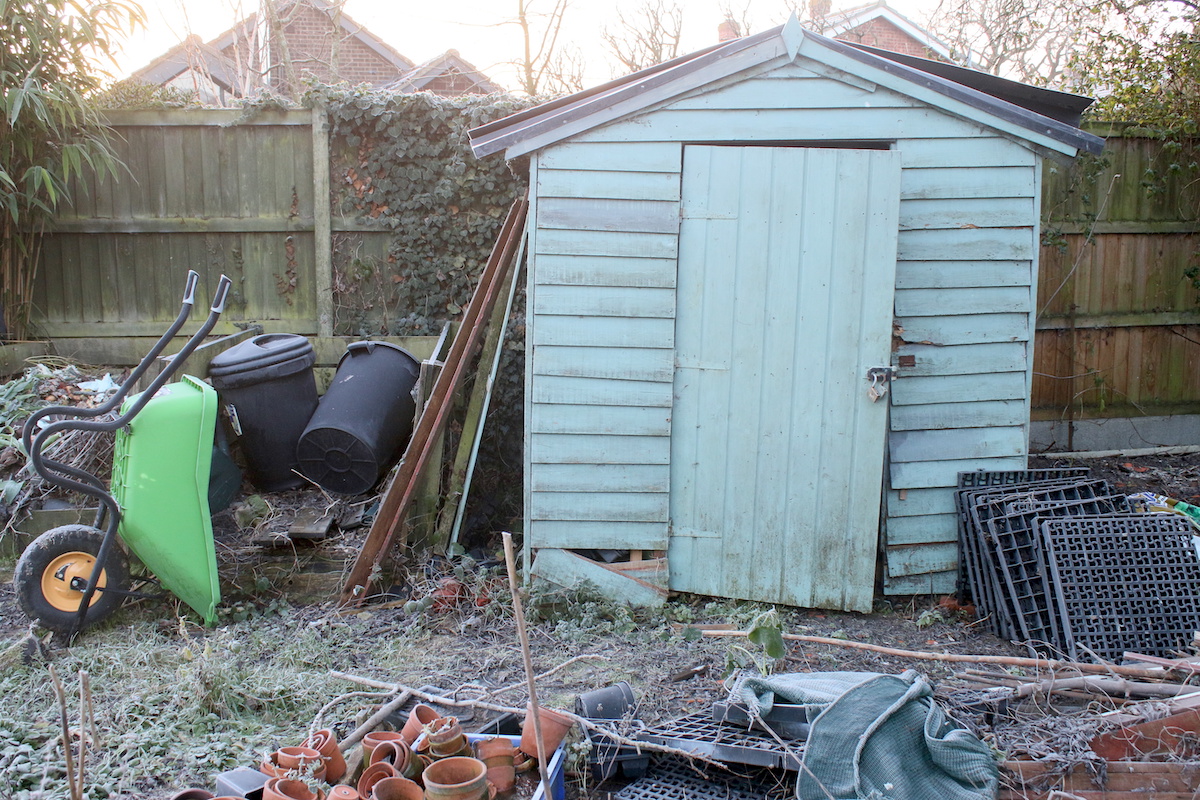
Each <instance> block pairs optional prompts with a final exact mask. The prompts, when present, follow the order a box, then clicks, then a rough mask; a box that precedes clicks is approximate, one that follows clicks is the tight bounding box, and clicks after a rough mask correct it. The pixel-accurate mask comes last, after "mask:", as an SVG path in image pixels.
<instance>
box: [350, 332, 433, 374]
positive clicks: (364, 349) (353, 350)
mask: <svg viewBox="0 0 1200 800" xmlns="http://www.w3.org/2000/svg"><path fill="white" fill-rule="evenodd" d="M376 347H385V348H387V349H389V350H393V351H395V352H397V353H401V354H402V355H404V357H405V358H407V359H408V361H409V362H410V363H411V365H412V368H413V369H417V370H419V369H420V367H421V359H419V358H417V357H416V356H414V355H413V354H412V353H410V352H408V351H407V350H405V349H404V348H403V347H401V346H400V345H398V344H392V343H391V342H377V341H374V340H373V339H368V340H364V341H361V342H351V343H350V344H348V345H346V352H344V353H342V357H341V358H339V359H338V366H339V367H341V366H342V363H343V362H344V361H345V360H346V359H347V358H350V357H352V356H356V355H370V354H371V353H372V352H373V351H374V350H375V348H376Z"/></svg>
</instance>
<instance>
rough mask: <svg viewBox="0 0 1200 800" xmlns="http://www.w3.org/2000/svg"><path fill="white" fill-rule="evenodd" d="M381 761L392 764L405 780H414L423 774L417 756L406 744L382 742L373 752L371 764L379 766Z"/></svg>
mask: <svg viewBox="0 0 1200 800" xmlns="http://www.w3.org/2000/svg"><path fill="white" fill-rule="evenodd" d="M381 761H382V762H387V763H388V764H391V765H392V767H393V768H394V769H395V770H396V774H397V775H402V776H404V777H405V778H413V777H416V775H420V774H421V766H420V764H419V763H418V762H417V754H416V753H414V752H413V751H412V750H409V749H408V747H407V746H406V745H405V744H404V742H400V741H395V742H393V741H387V742H380V743H379V745H378V746H377V747H376V748H375V749H374V750H372V751H371V764H378V763H380V762H381ZM368 766H369V765H368Z"/></svg>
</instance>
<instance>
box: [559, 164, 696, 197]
mask: <svg viewBox="0 0 1200 800" xmlns="http://www.w3.org/2000/svg"><path fill="white" fill-rule="evenodd" d="M537 180H538V184H537V188H538V195H539V199H545V198H547V197H581V198H598V199H612V200H675V201H678V200H679V178H678V176H677V175H676V174H675V173H670V172H616V171H612V172H609V171H604V172H598V171H594V170H567V169H539V170H538V179H537Z"/></svg>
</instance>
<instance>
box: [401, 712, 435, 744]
mask: <svg viewBox="0 0 1200 800" xmlns="http://www.w3.org/2000/svg"><path fill="white" fill-rule="evenodd" d="M439 716H441V715H440V714H438V712H437V711H436V710H434V709H433V708H431V707H430V706H427V705H425V704H424V703H418V704H417V705H416V706H414V707H413V710H412V711H410V712H408V719H407V720H405V722H404V727H403V728H401V729H400V733H401V734H402V735H403V736H404V741H405V743H406V744H408V745H409V746H410V747H411V746H412V743H413V742H415V741H416V740H417V739H418V738H419V737H420V736H421V729H422V728H424V727H425V726H426V725H428V724H429V723H431V722H433V721H434V720H435V719H437V718H438V717H439Z"/></svg>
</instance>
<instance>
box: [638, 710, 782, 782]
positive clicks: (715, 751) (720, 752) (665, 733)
mask: <svg viewBox="0 0 1200 800" xmlns="http://www.w3.org/2000/svg"><path fill="white" fill-rule="evenodd" d="M638 738H639V739H641V740H643V741H647V742H651V743H653V744H661V745H666V746H667V747H674V748H676V749H678V750H683V751H684V752H686V753H694V754H696V755H700V756H707V757H708V758H711V759H713V760H715V761H728V762H733V763H735V764H750V765H752V766H756V767H772V768H782V769H790V770H798V769H800V757H801V754H802V753H803V751H804V743H803V742H789V743H788V744H787V747H784V746H783V745H781V744H779V742H777V741H775V739H774V737H772V736H771V735H770V734H769V733H762V732H760V731H754V730H745V729H744V728H736V727H733V726H732V725H718V724H717V723H716V722H713V720H712V714H711V712H706V711H699V712H696V713H694V714H688V715H687V716H686V717H680V718H679V719H676V720H672V721H671V722H666V723H663V724H661V725H655V726H653V727H650V728H647V729H646V730H644V731H642V733H641V735H640V736H638Z"/></svg>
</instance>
